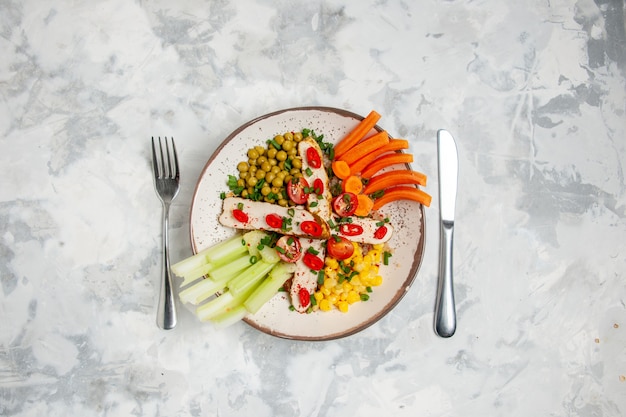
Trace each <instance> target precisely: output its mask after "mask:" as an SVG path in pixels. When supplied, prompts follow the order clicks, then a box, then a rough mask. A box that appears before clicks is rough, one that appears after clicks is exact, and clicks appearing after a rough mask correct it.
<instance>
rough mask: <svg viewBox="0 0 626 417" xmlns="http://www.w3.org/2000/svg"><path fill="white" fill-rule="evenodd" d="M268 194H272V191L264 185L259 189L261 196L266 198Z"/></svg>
mask: <svg viewBox="0 0 626 417" xmlns="http://www.w3.org/2000/svg"><path fill="white" fill-rule="evenodd" d="M270 192H272V189H271V188H270V187H269V186H267V185H264V186H263V187H261V194H262V195H264V196H266V195H268V194H269V193H270Z"/></svg>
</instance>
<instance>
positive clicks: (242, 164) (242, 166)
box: [237, 161, 250, 172]
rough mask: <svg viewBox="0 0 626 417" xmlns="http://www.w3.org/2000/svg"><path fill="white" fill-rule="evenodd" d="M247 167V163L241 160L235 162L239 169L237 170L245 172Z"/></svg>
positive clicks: (248, 166)
mask: <svg viewBox="0 0 626 417" xmlns="http://www.w3.org/2000/svg"><path fill="white" fill-rule="evenodd" d="M249 168H250V165H248V163H247V162H243V161H242V162H239V163H238V164H237V170H239V172H246V171H247V170H248V169H249Z"/></svg>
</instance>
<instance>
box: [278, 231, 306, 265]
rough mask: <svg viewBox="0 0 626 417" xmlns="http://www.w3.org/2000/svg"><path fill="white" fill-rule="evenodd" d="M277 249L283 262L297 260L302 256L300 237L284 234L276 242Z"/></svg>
mask: <svg viewBox="0 0 626 417" xmlns="http://www.w3.org/2000/svg"><path fill="white" fill-rule="evenodd" d="M276 251H277V252H278V256H279V257H280V259H281V260H282V261H283V262H289V263H293V262H296V261H297V260H298V259H300V256H302V247H301V245H300V239H298V238H297V237H295V236H282V237H281V238H280V239H278V241H277V242H276Z"/></svg>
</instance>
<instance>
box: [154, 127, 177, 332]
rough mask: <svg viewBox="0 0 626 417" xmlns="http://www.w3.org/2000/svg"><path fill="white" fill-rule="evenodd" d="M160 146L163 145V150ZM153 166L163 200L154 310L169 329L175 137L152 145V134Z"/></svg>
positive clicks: (171, 321) (161, 324) (172, 312)
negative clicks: (158, 286) (160, 263)
mask: <svg viewBox="0 0 626 417" xmlns="http://www.w3.org/2000/svg"><path fill="white" fill-rule="evenodd" d="M170 142H171V148H170V144H169V143H170ZM163 148H165V151H164V150H163ZM152 167H153V169H154V187H155V188H156V191H157V194H158V196H159V199H160V200H161V202H162V203H163V269H162V276H161V291H160V294H159V306H158V310H157V326H159V328H161V329H164V330H169V329H173V328H174V327H176V320H177V319H176V302H175V301H174V290H173V287H172V275H171V272H170V255H169V248H168V244H169V234H168V229H169V212H170V204H171V203H172V200H174V198H175V197H176V194H178V189H179V188H180V187H179V184H180V181H179V180H180V171H179V169H178V156H177V155H176V146H175V145H174V138H170V141H169V142H168V140H167V137H165V146H164V145H163V143H162V142H161V137H160V136H159V139H158V145H156V144H155V140H154V137H152Z"/></svg>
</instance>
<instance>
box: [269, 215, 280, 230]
mask: <svg viewBox="0 0 626 417" xmlns="http://www.w3.org/2000/svg"><path fill="white" fill-rule="evenodd" d="M265 223H267V225H268V226H269V227H273V228H274V229H280V228H281V227H282V226H283V218H282V217H280V216H279V215H278V214H275V213H270V214H268V215H267V216H265Z"/></svg>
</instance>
